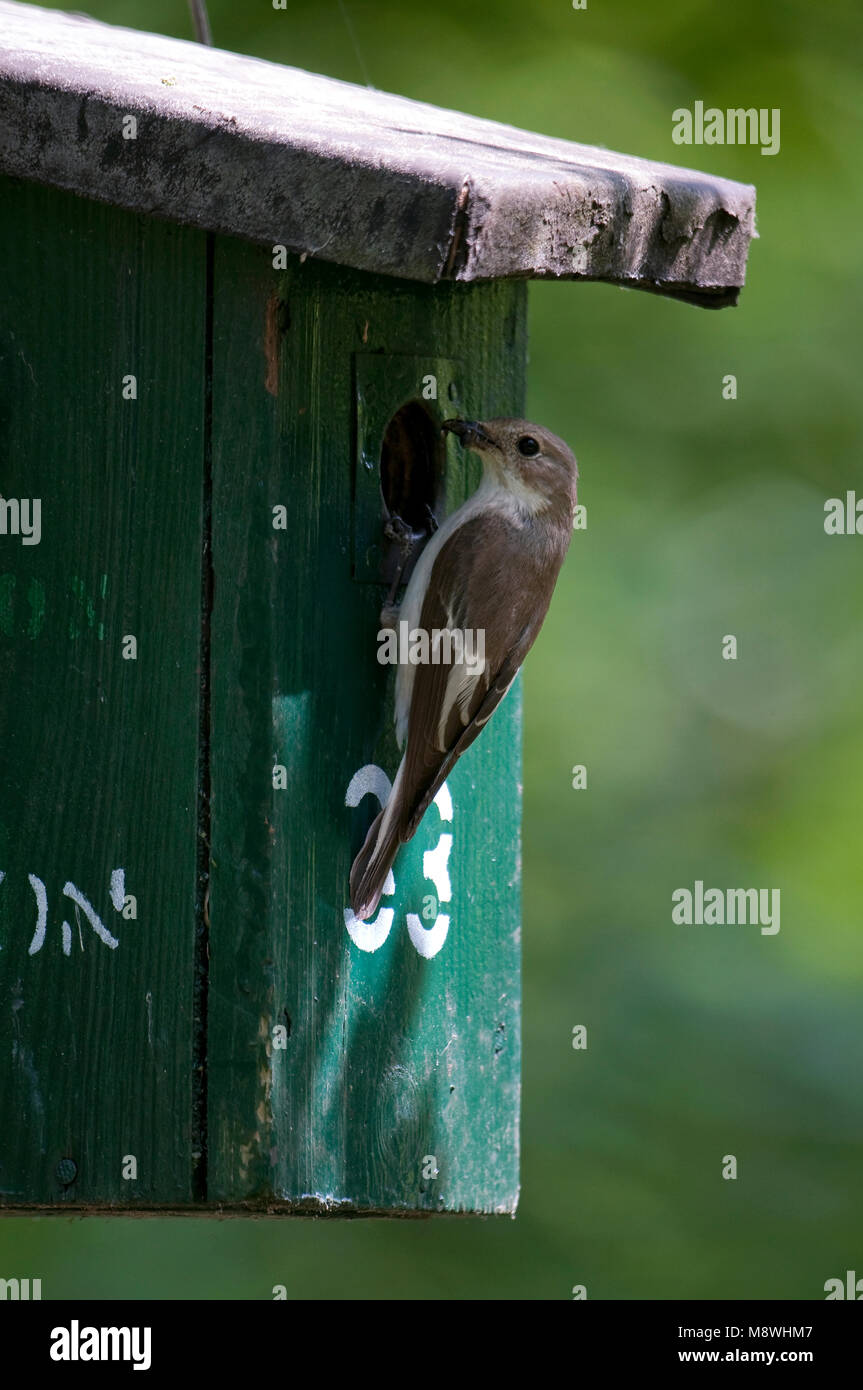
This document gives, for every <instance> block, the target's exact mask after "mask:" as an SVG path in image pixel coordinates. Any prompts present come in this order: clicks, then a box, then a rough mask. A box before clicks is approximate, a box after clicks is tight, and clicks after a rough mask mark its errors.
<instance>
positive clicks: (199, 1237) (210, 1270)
mask: <svg viewBox="0 0 863 1390" xmlns="http://www.w3.org/2000/svg"><path fill="white" fill-rule="evenodd" d="M63 8H67V9H75V10H81V9H82V8H85V9H86V10H87V12H88V13H90V14H92V15H94V16H96V17H97V18H101V19H105V20H110V21H112V22H116V23H121V24H126V25H129V26H131V27H135V28H145V29H153V30H161V31H162V32H164V33H168V34H174V35H177V36H179V37H186V38H187V37H190V35H191V26H190V22H189V20H188V16H187V10H186V7H185V4H184V3H183V0H171V3H168V2H167V0H149V2H148V3H143V0H140V2H139V0H127V3H111V2H110V0H104V3H96V2H95V0H90V3H89V4H85V3H84V0H76V3H75V4H73V5H68V6H65V7H63ZM209 12H210V18H211V22H212V27H213V31H214V35H215V40H216V43H217V44H218V45H219V46H220V47H224V48H232V49H235V50H237V51H240V52H244V53H250V54H256V55H258V56H260V57H264V58H268V59H272V60H275V61H278V62H284V63H291V64H295V65H297V66H300V67H304V68H308V69H310V70H313V71H316V72H321V73H327V74H330V75H332V76H335V77H340V78H344V79H347V80H349V81H353V82H359V83H366V82H368V83H370V84H372V85H373V86H375V87H378V88H380V89H383V90H387V91H393V92H400V93H403V94H404V95H406V96H411V97H416V98H420V99H422V100H424V101H429V102H434V103H436V104H437V105H441V106H448V107H456V108H459V109H462V110H466V111H470V112H472V113H474V114H476V115H481V116H488V117H493V118H494V119H497V120H502V121H508V122H511V123H513V124H516V125H520V126H524V127H526V128H529V129H535V130H538V131H543V132H545V133H548V134H553V135H558V136H563V137H565V138H568V139H573V140H578V141H582V142H585V143H588V144H599V145H606V146H609V147H610V148H612V149H618V150H625V151H627V152H629V153H632V154H638V155H643V156H646V157H648V158H653V159H660V160H667V161H670V162H674V163H679V164H690V165H693V166H695V167H697V168H698V167H700V168H704V169H707V170H709V171H710V172H712V173H716V174H722V175H726V176H728V177H730V178H735V179H740V180H743V181H745V182H749V183H755V184H756V185H757V187H758V227H759V231H760V237H761V239H760V241H757V242H755V243H754V245H753V248H752V252H751V256H750V263H749V283H748V286H747V288H746V290H745V291H744V293H743V295H742V298H741V304H740V307H739V308H737V309H734V310H724V311H722V312H719V313H708V312H704V311H702V310H698V309H695V308H691V307H689V306H687V305H682V304H678V303H673V302H670V301H665V300H662V299H659V298H654V297H653V296H650V295H645V294H640V293H633V292H628V291H621V290H619V289H613V288H611V287H609V286H603V285H573V284H535V285H533V286H532V287H531V291H530V299H531V360H530V395H529V400H530V405H529V412H528V413H529V415H530V416H531V417H532V418H534V419H536V420H538V421H541V422H542V423H544V424H546V425H548V426H549V427H550V428H552V429H554V430H555V431H557V432H559V433H560V434H562V435H564V436H565V437H566V438H567V439H568V440H569V441H570V442H571V443H572V444H573V446H574V448H575V451H576V453H577V455H578V457H579V461H580V466H581V475H582V484H581V488H580V500H581V501H582V502H584V503H586V504H587V507H588V515H589V524H588V529H587V531H586V532H584V533H582V532H578V533H576V534H575V537H574V543H573V546H572V550H571V552H570V557H569V559H568V561H567V565H566V568H565V572H564V575H563V577H562V579H561V582H560V584H559V587H558V590H557V594H556V597H555V600H554V603H553V606H552V610H551V614H550V616H549V619H548V621H547V623H546V626H545V628H544V630H543V633H542V635H541V637H540V639H539V641H538V642H537V645H536V648H535V650H534V652H533V653H532V655H531V657H530V658H529V660H528V663H527V666H526V671H525V697H526V736H525V808H524V933H523V941H524V1111H523V1131H522V1133H523V1171H522V1199H521V1205H520V1209H519V1214H518V1217H517V1219H516V1220H515V1221H510V1220H506V1219H488V1220H479V1219H453V1218H443V1219H438V1220H432V1221H425V1222H400V1221H389V1222H387V1221H348V1222H333V1221H311V1220H295V1221H266V1220H263V1221H243V1220H230V1221H216V1220H203V1219H194V1218H184V1219H175V1220H141V1219H137V1220H127V1219H117V1220H97V1219H86V1220H81V1219H70V1220H66V1219H59V1218H51V1219H41V1220H40V1219H29V1218H26V1219H25V1218H14V1219H6V1220H4V1221H3V1222H2V1223H0V1273H5V1274H7V1275H11V1274H13V1273H16V1272H17V1273H23V1272H29V1273H31V1274H32V1275H33V1276H39V1275H41V1277H42V1279H43V1292H44V1296H45V1297H48V1298H64V1297H85V1298H103V1297H127V1298H131V1297H145V1298H188V1297H192V1298H217V1299H218V1298H268V1297H270V1296H271V1294H270V1290H271V1288H272V1286H273V1285H274V1284H285V1285H286V1286H287V1289H288V1296H289V1297H294V1296H296V1297H305V1298H346V1299H350V1298H431V1299H438V1298H455V1299H461V1298H469V1299H472V1298H485V1299H496V1298H568V1297H570V1290H571V1288H572V1286H573V1285H574V1284H585V1285H586V1286H587V1292H588V1297H589V1298H592V1299H595V1298H608V1299H632V1298H659V1299H673V1298H699V1299H711V1298H732V1297H733V1298H753V1299H758V1298H816V1299H817V1298H823V1297H824V1291H823V1290H824V1282H825V1280H827V1279H828V1278H832V1277H839V1278H843V1279H844V1276H845V1271H846V1270H848V1269H857V1270H859V1271H860V1272H861V1273H863V1197H861V1131H863V1094H861V1092H863V1084H861V1077H863V1010H861V994H863V946H861V931H860V920H861V910H860V901H859V900H860V894H861V892H863V872H861V862H863V855H861V843H860V841H861V816H860V809H861V804H860V803H861V785H863V720H861V704H863V648H861V627H860V611H861V598H863V579H861V572H863V538H856V539H852V538H848V537H838V538H828V537H827V536H825V533H824V530H823V506H824V502H825V500H826V499H827V498H828V497H831V496H836V495H839V496H842V495H844V493H845V491H846V488H854V487H855V485H856V486H858V487H859V488H860V491H861V495H863V469H861V467H860V462H859V460H860V442H861V441H860V433H861V418H863V392H861V386H860V351H859V348H860V309H861V295H860V291H861V283H860V279H861V277H860V271H859V260H860V256H859V249H858V248H859V241H860V230H859V229H860V226H861V220H863V219H861V213H863V209H861V181H860V178H859V164H860V154H861V148H863V142H861V131H860V122H861V111H863V76H861V71H860V61H859V54H860V51H861V38H863V22H861V15H860V11H859V7H858V5H857V4H856V3H855V0H849V3H847V4H841V3H832V4H827V5H820V6H817V7H816V6H813V5H812V4H811V3H809V0H788V3H782V0H759V3H755V4H753V3H752V0H725V3H723V4H721V5H720V4H717V3H709V0H666V2H665V3H663V4H662V5H645V4H644V3H643V0H614V2H613V3H611V2H610V0H588V9H587V10H586V11H574V10H573V9H572V8H571V5H570V3H569V0H532V3H530V4H525V3H520V4H519V3H515V2H514V0H489V3H486V4H483V5H474V6H467V5H465V4H464V3H463V2H462V0H460V2H459V3H455V0H437V2H436V3H435V4H434V5H412V6H406V5H405V4H404V3H399V0H389V2H388V3H386V2H385V0H344V3H343V4H341V3H338V0H332V3H331V2H330V0H319V3H316V4H308V3H306V4H303V3H300V2H299V0H289V3H288V8H287V10H286V11H276V10H273V8H272V5H271V3H270V0H257V3H251V4H240V3H238V2H237V3H229V0H209ZM696 100H703V101H704V102H705V104H706V105H715V106H719V107H722V108H725V107H730V106H733V107H737V106H755V107H770V108H773V107H779V108H780V109H781V113H782V116H781V135H782V145H781V151H780V153H779V154H778V155H777V156H775V157H772V158H771V157H764V156H762V155H761V154H760V151H759V149H758V148H757V147H718V146H714V147H708V146H703V147H692V148H686V147H678V146H675V145H674V144H673V143H672V140H671V126H672V122H671V113H672V111H673V110H674V108H675V107H678V106H689V107H691V105H692V103H693V102H694V101H696ZM726 373H734V374H735V375H736V376H737V378H738V392H739V395H738V399H737V400H736V401H725V400H723V399H722V394H721V383H722V378H723V376H724V375H725V374H726ZM726 633H734V634H735V635H736V636H737V638H738V643H739V659H738V660H737V662H725V661H723V660H722V659H721V657H720V645H721V638H722V636H723V635H724V634H726ZM576 763H584V764H586V765H587V768H588V789H587V790H586V791H575V790H573V789H572V786H571V780H572V778H571V768H572V766H573V765H574V764H576ZM697 878H701V879H703V880H704V881H705V883H706V884H707V885H708V886H712V885H715V886H719V887H730V886H740V887H745V886H758V887H774V888H779V889H780V890H781V894H782V925H781V931H780V932H779V934H778V935H777V936H762V935H761V934H760V933H759V931H758V929H757V927H726V928H719V927H689V928H686V927H678V926H674V925H673V924H672V922H671V893H672V891H673V889H675V888H677V887H681V886H689V887H691V886H692V884H693V882H694V880H695V879H697ZM576 1024H585V1025H587V1028H588V1036H589V1045H588V1049H587V1051H586V1052H576V1051H573V1049H572V1046H571V1034H572V1029H573V1027H574V1026H575V1025H576ZM725 1154H734V1155H736V1157H737V1160H738V1165H739V1167H738V1173H739V1176H738V1180H737V1181H736V1182H730V1181H723V1179H722V1177H721V1168H722V1158H723V1155H725ZM24 1265H26V1271H25V1270H24V1268H23V1266H24Z"/></svg>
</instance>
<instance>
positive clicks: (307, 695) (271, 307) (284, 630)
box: [208, 239, 526, 1212]
mask: <svg viewBox="0 0 863 1390" xmlns="http://www.w3.org/2000/svg"><path fill="white" fill-rule="evenodd" d="M270 266H271V262H270V257H269V256H267V255H266V253H263V252H261V251H259V250H257V249H255V248H253V247H250V246H248V245H244V244H241V243H239V242H235V241H231V240H227V239H225V240H218V241H217V243H216V259H215V314H214V320H215V343H214V371H213V401H214V425H213V438H214V492H213V517H214V537H213V556H214V566H215V572H216V588H215V607H214V613H213V624H212V641H213V716H212V743H211V749H212V780H213V878H212V884H211V896H210V922H211V929H210V1003H209V1022H210V1030H209V1058H210V1071H209V1102H210V1105H209V1190H208V1195H209V1197H210V1199H211V1200H226V1201H230V1200H235V1201H236V1200H243V1199H244V1198H245V1199H246V1200H256V1201H259V1202H267V1201H268V1200H270V1199H272V1198H275V1200H276V1202H277V1204H280V1203H287V1204H290V1205H291V1206H293V1207H302V1206H303V1205H304V1204H306V1205H307V1206H309V1207H311V1208H312V1209H315V1210H320V1209H322V1208H324V1207H326V1206H328V1205H330V1206H332V1205H333V1204H337V1205H339V1204H344V1205H350V1206H353V1207H355V1208H359V1209H363V1210H386V1211H393V1212H402V1211H410V1210H425V1211H440V1210H443V1211H459V1210H467V1211H511V1210H512V1209H513V1208H514V1205H515V1201H516V1198H517V1190H518V1090H519V999H518V994H519V940H518V938H519V886H518V885H519V854H518V845H519V815H520V788H519V774H520V693H519V691H518V689H514V690H513V691H512V692H511V693H510V695H509V696H508V697H507V700H506V701H505V702H504V705H503V706H502V707H501V709H500V710H499V711H498V712H497V713H496V715H495V717H494V719H493V720H492V722H491V724H490V726H489V728H488V729H487V730H486V731H485V732H484V734H483V736H482V738H481V739H479V740H478V741H477V743H476V744H474V745H473V747H472V748H471V749H470V750H469V752H468V753H467V754H466V755H465V757H464V758H463V759H462V760H461V762H460V763H459V764H458V766H457V768H456V770H455V772H454V773H453V775H452V777H451V778H450V780H449V790H450V792H451V795H452V802H453V808H452V814H451V818H450V819H447V818H445V814H444V815H442V814H441V812H440V811H439V810H438V809H435V808H433V809H432V810H431V811H430V813H429V815H428V816H427V817H426V820H425V821H424V823H423V825H422V827H421V829H420V831H419V833H418V834H417V836H416V839H415V840H414V841H413V842H412V843H411V844H410V845H409V846H406V847H404V848H403V850H402V851H401V853H400V855H399V858H398V859H397V861H396V865H395V879H396V894H395V897H394V898H388V899H386V900H385V906H386V907H387V909H388V910H389V909H390V908H392V909H394V910H395V917H394V920H393V922H392V924H391V930H390V932H389V935H388V937H387V938H386V939H385V940H384V941H383V944H381V945H380V947H379V948H378V949H376V950H364V949H361V948H360V947H359V946H358V945H357V944H356V942H355V940H353V939H352V938H351V936H350V935H349V934H348V931H347V929H346V925H345V918H344V910H345V908H346V906H347V903H348V896H347V894H348V873H349V868H350V863H351V859H352V856H353V853H354V852H355V851H356V849H357V848H358V844H359V842H360V840H361V838H362V835H363V833H364V829H365V827H366V825H367V824H368V822H369V820H370V818H371V814H372V807H371V805H370V802H371V800H372V798H371V797H366V798H365V800H364V802H363V803H362V805H360V806H359V807H358V808H357V809H355V810H350V809H349V808H347V807H346V805H345V800H346V794H347V791H348V786H349V784H350V783H351V780H352V778H353V777H354V775H355V774H356V773H357V772H358V770H359V769H361V768H363V767H364V766H367V765H369V764H377V765H379V766H380V767H382V768H383V769H384V770H385V771H386V772H387V773H388V774H389V776H390V777H392V776H393V775H394V773H395V769H396V764H397V757H396V750H395V745H394V740H393V736H392V732H391V724H392V702H391V685H392V672H391V669H390V670H389V671H388V670H387V669H386V668H383V667H381V666H380V665H379V664H378V663H377V661H376V649H377V648H376V632H377V628H378V618H377V614H378V609H379V606H380V602H381V598H382V590H381V588H380V587H379V586H377V585H375V584H373V583H369V582H367V580H365V579H364V577H363V576H354V574H353V547H352V533H353V523H354V511H353V502H352V493H353V479H352V473H353V470H354V467H355V457H356V447H355V445H356V440H355V430H356V428H357V422H358V415H359V414H360V413H361V411H360V406H359V404H358V401H357V385H358V382H359V383H360V384H361V383H362V381H367V380H368V370H367V369H368V363H369V361H370V360H371V358H370V356H369V355H370V354H375V353H384V354H389V355H393V354H405V355H407V356H408V357H409V358H411V359H412V360H413V361H414V363H415V371H414V375H413V380H412V382H410V383H409V384H410V386H411V387H412V392H411V393H412V394H413V395H414V396H415V397H417V398H418V397H419V396H420V388H421V380H422V376H423V375H425V374H426V372H425V371H424V370H423V368H424V367H425V368H426V369H428V364H429V363H430V362H433V361H434V360H435V359H438V358H446V359H454V360H455V362H456V363H460V364H461V372H460V378H459V380H458V382H457V387H456V391H455V396H456V398H457V401H458V406H457V407H456V408H461V409H463V410H464V411H465V412H467V413H474V414H478V415H480V416H482V415H487V416H491V415H495V414H508V413H513V412H518V411H519V410H520V409H521V408H522V398H523V371H524V358H525V300H526V293H525V291H526V286H525V285H524V284H523V283H514V284H513V283H503V284H497V285H490V286H474V287H470V286H449V287H441V288H438V289H437V290H432V289H429V288H427V287H423V286H419V287H418V286H408V285H405V284H401V283H399V282H397V281H386V280H384V279H380V278H373V277H370V276H365V275H362V274H359V273H355V272H351V271H345V270H337V269H335V268H333V267H327V266H316V265H314V264H312V263H311V262H307V263H306V264H305V265H295V266H294V267H293V269H292V270H291V271H290V272H288V273H287V274H285V275H283V276H279V275H276V274H275V273H274V272H273V271H272V269H271V268H270ZM274 321H278V322H279V323H280V324H281V326H282V332H281V334H280V336H279V338H278V362H276V360H275V353H276V340H274V337H273V333H272V324H273V323H274ZM382 360H383V359H382ZM358 361H361V362H362V363H363V364H364V367H363V370H362V372H360V373H359V375H358V374H357V373H358V369H357V362H358ZM387 361H388V362H391V361H392V356H390V357H389V358H387ZM389 375H390V378H391V392H392V400H391V411H392V412H395V410H397V409H398V408H399V407H400V406H401V405H402V404H403V403H404V396H405V390H406V385H405V374H404V371H403V370H400V371H395V370H393V371H391V372H390V374H389ZM385 379H386V372H385V373H384V374H383V376H382V377H381V378H380V379H379V381H378V390H379V391H381V390H383V389H385V388H384V387H383V386H382V385H381V381H383V380H385ZM276 385H277V387H278V394H277V395H273V394H271V390H268V386H269V387H270V388H273V389H275V386H276ZM447 396H448V397H449V399H448V400H447V401H446V402H440V408H441V409H443V411H444V413H445V414H448V413H451V411H452V409H453V408H454V406H453V398H452V397H450V396H449V392H447ZM385 415H386V412H385V411H383V410H381V408H380V400H379V399H378V400H377V401H376V403H375V411H374V418H375V419H376V420H377V421H378V433H379V434H380V430H381V429H382V428H383V425H382V422H383V420H384V418H385ZM369 447H370V453H371V452H373V451H372V449H371V441H370V445H369ZM377 447H378V448H379V447H380V438H378V441H377ZM369 461H370V462H373V461H374V460H373V458H372V457H370V459H369ZM469 467H470V470H471V477H470V478H468V477H467V476H466V466H465V463H464V461H463V460H459V459H458V457H457V454H456V452H455V450H453V453H452V454H451V456H450V467H449V477H448V480H447V490H448V493H449V501H450V504H455V503H457V502H458V500H460V498H461V497H462V496H464V495H465V493H466V491H468V490H471V489H472V486H473V485H475V483H476V481H477V471H478V470H477V468H476V465H475V461H474V462H473V463H471V464H470V465H469ZM275 506H284V507H285V508H286V509H287V511H286V516H287V521H286V529H285V530H274V529H273V524H272V523H273V516H272V508H273V507H275ZM276 764H279V765H282V766H284V768H285V769H286V775H287V787H286V789H285V790H274V789H273V785H272V769H273V767H274V765H276ZM447 811H448V808H447V807H446V806H444V813H446V812H447ZM445 834H452V836H453V842H452V849H451V853H450V859H449V866H448V867H449V873H450V876H451V880H452V897H451V900H450V901H449V902H447V901H445V900H442V899H441V898H440V897H438V896H437V890H436V888H435V886H434V885H433V884H432V882H431V881H430V879H429V877H428V876H427V875H428V873H429V872H430V871H432V866H430V865H429V863H428V862H427V861H424V855H427V854H428V853H430V852H433V851H434V850H435V848H436V846H438V844H439V841H440V837H441V836H442V835H445ZM439 853H440V851H439ZM438 887H439V888H440V883H439V884H438ZM444 892H445V886H444ZM424 903H425V905H426V907H427V908H428V910H429V911H430V912H431V913H432V914H433V915H434V912H435V909H437V910H438V911H439V912H440V913H445V914H446V915H448V916H449V917H450V925H449V930H448V934H447V936H446V939H445V941H444V944H443V946H442V948H441V950H440V951H439V953H438V954H436V955H434V956H433V957H430V958H424V957H423V956H422V955H421V954H419V952H418V950H417V948H416V946H415V945H414V944H413V941H412V939H411V936H410V935H409V932H408V929H407V927H406V913H407V912H414V913H416V914H421V913H422V912H423V907H424ZM430 925H431V923H430V920H429V919H426V918H422V917H420V919H419V922H417V923H415V924H414V934H415V935H416V937H417V940H418V941H420V943H421V944H422V945H424V946H425V945H426V944H427V939H426V938H423V935H422V933H423V930H424V929H428V928H429V927H430ZM441 929H442V923H441V922H440V921H439V922H438V930H441ZM366 944H368V943H366ZM279 1026H281V1027H282V1028H284V1030H285V1047H284V1048H283V1049H280V1048H279V1047H278V1046H276V1045H275V1042H274V1037H275V1035H274V1031H273V1030H274V1029H275V1028H278V1027H279ZM424 1164H425V1170H426V1172H430V1171H431V1168H433V1167H437V1169H438V1176H437V1177H436V1178H432V1177H426V1176H424V1173H423V1167H424Z"/></svg>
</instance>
